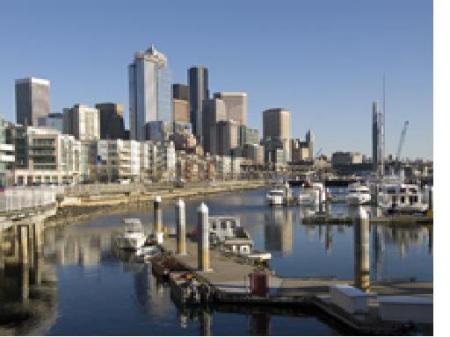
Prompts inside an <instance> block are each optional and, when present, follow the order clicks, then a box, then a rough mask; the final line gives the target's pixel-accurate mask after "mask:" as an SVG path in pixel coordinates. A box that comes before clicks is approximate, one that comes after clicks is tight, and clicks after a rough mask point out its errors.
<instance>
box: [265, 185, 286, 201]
mask: <svg viewBox="0 0 450 337" xmlns="http://www.w3.org/2000/svg"><path fill="white" fill-rule="evenodd" d="M284 194H285V193H284V190H283V189H280V188H276V189H273V190H270V191H269V192H268V193H267V194H266V202H267V203H268V204H269V205H283V203H284Z"/></svg>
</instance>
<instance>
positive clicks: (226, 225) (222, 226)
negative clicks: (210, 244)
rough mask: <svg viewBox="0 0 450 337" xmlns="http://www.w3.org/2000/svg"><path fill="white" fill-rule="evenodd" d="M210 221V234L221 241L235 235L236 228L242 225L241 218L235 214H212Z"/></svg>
mask: <svg viewBox="0 0 450 337" xmlns="http://www.w3.org/2000/svg"><path fill="white" fill-rule="evenodd" d="M208 221H209V233H210V235H211V236H212V237H213V238H214V239H215V240H217V241H219V242H223V241H225V239H227V238H232V237H235V236H236V234H235V231H236V229H237V228H238V227H241V223H240V219H239V218H238V217H233V216H210V217H209V219H208Z"/></svg>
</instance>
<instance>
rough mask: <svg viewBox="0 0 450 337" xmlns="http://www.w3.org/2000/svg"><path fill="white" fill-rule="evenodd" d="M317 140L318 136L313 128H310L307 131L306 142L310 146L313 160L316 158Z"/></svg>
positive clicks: (310, 154)
mask: <svg viewBox="0 0 450 337" xmlns="http://www.w3.org/2000/svg"><path fill="white" fill-rule="evenodd" d="M315 142H316V136H315V134H314V132H312V131H311V130H308V131H307V132H306V143H307V144H308V147H309V156H310V157H311V160H314V143H315Z"/></svg>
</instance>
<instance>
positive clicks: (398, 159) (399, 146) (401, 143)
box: [396, 121, 409, 170]
mask: <svg viewBox="0 0 450 337" xmlns="http://www.w3.org/2000/svg"><path fill="white" fill-rule="evenodd" d="M408 125H409V121H405V124H403V130H402V133H401V135H400V141H399V142H398V148H397V158H396V162H397V170H400V155H401V153H402V148H403V143H404V142H405V136H406V130H407V129H408Z"/></svg>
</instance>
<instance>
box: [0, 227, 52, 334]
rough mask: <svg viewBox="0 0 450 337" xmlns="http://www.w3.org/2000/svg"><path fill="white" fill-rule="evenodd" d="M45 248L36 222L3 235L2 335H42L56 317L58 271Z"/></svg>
mask: <svg viewBox="0 0 450 337" xmlns="http://www.w3.org/2000/svg"><path fill="white" fill-rule="evenodd" d="M42 247H43V242H42V228H41V226H39V225H36V224H23V225H20V226H14V227H11V228H9V229H8V230H5V231H3V232H2V233H1V234H0V257H1V258H0V259H1V261H0V262H1V264H0V316H1V317H0V318H1V319H0V335H25V334H30V335H42V334H45V333H46V332H47V330H48V328H49V327H50V326H51V325H52V324H53V323H54V321H55V319H56V316H57V314H56V312H57V287H56V273H55V270H54V268H53V267H52V266H51V265H48V264H46V263H45V262H44V256H43V254H42Z"/></svg>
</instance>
